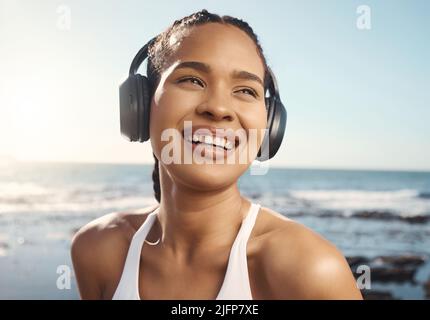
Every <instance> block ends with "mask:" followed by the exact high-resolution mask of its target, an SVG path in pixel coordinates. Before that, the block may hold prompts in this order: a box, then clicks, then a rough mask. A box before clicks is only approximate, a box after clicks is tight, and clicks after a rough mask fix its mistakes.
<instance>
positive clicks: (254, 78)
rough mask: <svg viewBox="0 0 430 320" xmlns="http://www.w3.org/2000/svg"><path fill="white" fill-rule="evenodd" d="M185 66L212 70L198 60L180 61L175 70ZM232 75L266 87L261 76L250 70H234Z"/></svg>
mask: <svg viewBox="0 0 430 320" xmlns="http://www.w3.org/2000/svg"><path fill="white" fill-rule="evenodd" d="M183 68H191V69H195V70H198V71H201V72H204V73H210V72H211V71H212V69H211V67H210V66H209V65H208V64H206V63H203V62H198V61H184V62H181V63H179V64H178V65H177V66H176V67H175V68H174V70H173V71H175V70H178V69H183ZM231 77H232V78H233V79H242V80H251V81H256V82H258V83H259V84H260V85H261V86H262V87H263V88H264V84H263V81H262V80H261V79H260V77H258V76H257V75H255V74H253V73H250V72H248V71H239V70H234V71H233V72H232V73H231Z"/></svg>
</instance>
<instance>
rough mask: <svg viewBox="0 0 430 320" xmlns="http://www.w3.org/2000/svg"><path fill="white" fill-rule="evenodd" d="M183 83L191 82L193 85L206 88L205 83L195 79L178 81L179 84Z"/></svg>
mask: <svg viewBox="0 0 430 320" xmlns="http://www.w3.org/2000/svg"><path fill="white" fill-rule="evenodd" d="M182 82H191V83H192V84H197V85H199V86H201V87H203V86H204V84H203V81H201V80H200V79H198V78H195V77H187V78H182V79H179V80H178V83H182Z"/></svg>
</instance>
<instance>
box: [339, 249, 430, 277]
mask: <svg viewBox="0 0 430 320" xmlns="http://www.w3.org/2000/svg"><path fill="white" fill-rule="evenodd" d="M346 260H347V261H348V264H349V266H350V268H351V271H352V273H353V274H354V275H355V276H356V277H357V276H359V275H358V274H356V269H357V267H358V266H360V265H366V266H368V267H369V268H370V276H371V280H372V281H375V282H396V283H401V282H410V283H415V280H414V277H415V273H416V272H417V270H418V267H419V266H421V265H422V264H423V263H424V262H425V261H426V258H425V257H423V256H418V255H403V256H377V257H374V258H371V259H370V258H367V257H364V256H351V257H347V258H346Z"/></svg>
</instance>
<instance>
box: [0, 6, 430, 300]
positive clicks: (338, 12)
mask: <svg viewBox="0 0 430 320" xmlns="http://www.w3.org/2000/svg"><path fill="white" fill-rule="evenodd" d="M201 9H207V10H209V11H210V12H213V13H217V14H221V15H232V16H235V17H238V18H241V19H243V20H245V21H247V22H248V23H249V24H250V25H251V27H252V28H253V29H254V31H255V33H256V34H257V35H258V37H259V40H260V42H261V44H262V47H263V50H264V52H265V55H266V58H267V60H268V64H269V66H270V67H271V68H272V69H273V71H274V73H275V75H276V77H277V80H278V85H279V87H280V94H281V97H282V100H283V102H284V104H285V106H286V108H287V111H288V122H287V129H286V134H285V138H284V141H283V145H282V146H281V148H280V150H279V152H278V154H277V155H276V157H275V158H274V159H272V160H270V162H269V163H268V165H269V171H268V173H267V174H265V175H260V176H258V175H257V176H256V175H251V174H250V172H249V171H248V172H247V173H246V174H245V175H244V176H243V177H241V179H240V181H239V184H240V188H241V190H242V192H243V194H244V195H246V196H248V197H249V198H252V199H253V201H254V202H259V203H261V204H262V205H263V206H267V207H270V208H272V209H274V210H276V211H278V212H280V213H282V214H284V215H285V216H287V217H291V218H292V219H295V220H297V221H299V222H301V223H303V224H305V225H307V226H309V227H310V228H312V229H314V230H315V231H317V232H319V233H320V234H322V235H323V236H324V237H326V238H327V239H329V240H330V241H332V242H334V243H335V245H336V246H337V247H338V248H339V249H340V250H341V251H342V252H343V254H344V255H345V256H346V257H347V259H348V261H349V263H350V266H351V269H352V271H353V273H354V275H356V276H357V277H358V276H359V275H360V273H358V272H357V267H358V266H360V265H368V266H370V267H371V276H372V277H371V288H370V289H363V290H362V292H363V294H364V295H365V297H366V298H368V299H426V298H427V299H429V298H430V261H429V258H430V139H429V138H430V127H429V125H428V123H429V119H430V90H429V88H430V77H429V74H430V62H429V59H428V57H430V42H429V41H428V31H429V30H430V3H429V2H428V1H425V0H414V1H408V2H406V1H388V0H379V1H371V0H367V1H352V0H348V1H342V0H329V1H324V2H323V1H310V0H307V1H265V2H264V3H263V2H262V3H258V4H257V3H244V2H240V1H231V0H229V1H199V3H198V4H196V3H195V2H194V1H181V2H173V1H155V2H151V1H130V0H128V1H121V2H120V1H91V2H88V1H79V0H70V1H53V0H46V1H43V2H39V1H38V2H35V1H30V0H27V1H23V0H16V1H15V0H14V1H11V0H0V298H1V299H11V298H17V299H31V298H40V299H77V298H79V295H78V292H77V289H76V283H75V279H74V276H73V270H72V267H71V266H72V264H71V261H70V254H69V250H70V241H71V237H72V236H73V234H74V233H75V232H76V230H77V229H78V228H79V227H81V226H82V225H84V224H85V223H87V222H88V221H90V220H92V219H94V218H96V217H99V216H102V215H104V214H107V213H110V212H113V211H117V210H127V209H136V208H142V207H145V206H148V205H152V204H155V203H156V201H155V199H154V197H153V191H152V180H151V172H152V166H153V158H152V151H151V146H150V144H149V143H144V144H139V143H129V142H127V141H126V140H125V139H123V138H122V137H121V135H120V131H119V106H118V85H119V84H120V83H121V82H122V81H123V80H124V79H125V78H126V76H127V73H128V68H129V65H130V62H131V60H132V58H133V57H134V55H135V53H136V52H137V51H138V50H139V49H140V48H141V47H142V46H143V45H144V44H145V43H146V42H147V41H148V40H150V39H151V38H152V37H153V36H155V35H157V34H158V33H160V32H162V31H164V30H165V29H166V28H167V27H168V26H169V25H170V24H172V23H173V22H174V20H176V19H180V18H182V17H183V16H186V15H189V14H191V13H193V12H196V11H199V10H201ZM251 186H252V187H251ZM286 246H288V244H286ZM67 279H70V282H69V281H68V280H67Z"/></svg>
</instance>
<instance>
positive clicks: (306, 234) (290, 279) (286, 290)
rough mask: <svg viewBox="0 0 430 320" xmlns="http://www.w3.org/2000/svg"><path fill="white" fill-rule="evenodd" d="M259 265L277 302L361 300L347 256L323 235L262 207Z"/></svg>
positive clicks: (258, 238)
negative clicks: (279, 300)
mask: <svg viewBox="0 0 430 320" xmlns="http://www.w3.org/2000/svg"><path fill="white" fill-rule="evenodd" d="M260 213H261V215H260V220H261V221H260V227H259V229H257V230H256V237H255V240H256V242H257V243H258V254H257V256H258V258H257V260H258V262H257V263H258V265H259V268H260V270H262V271H263V274H264V275H265V282H266V285H267V286H268V288H269V291H270V293H271V295H272V298H274V299H291V298H293V299H295V298H296V299H307V298H310V299H324V298H327V299H330V298H334V299H336V298H339V299H342V298H346V299H349V298H360V297H361V295H360V293H359V291H358V289H357V287H356V285H355V279H354V277H353V275H352V273H351V269H350V268H349V265H348V263H347V262H346V259H345V257H344V256H343V254H342V253H341V252H340V251H339V250H338V249H337V248H336V246H335V245H334V244H332V243H331V242H329V241H328V240H326V239H325V238H324V237H322V236H321V235H320V234H318V233H317V232H315V231H314V230H311V229H310V228H308V227H306V226H304V225H303V224H301V223H299V222H297V221H294V220H292V219H290V218H287V217H285V216H283V215H282V214H280V213H278V212H276V211H274V210H271V209H269V208H265V207H262V208H261V211H260Z"/></svg>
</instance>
